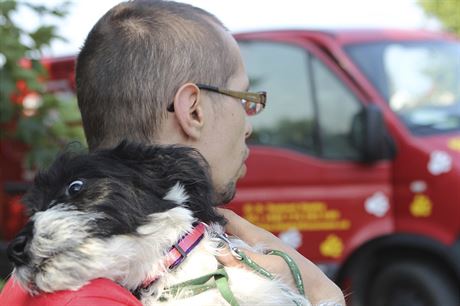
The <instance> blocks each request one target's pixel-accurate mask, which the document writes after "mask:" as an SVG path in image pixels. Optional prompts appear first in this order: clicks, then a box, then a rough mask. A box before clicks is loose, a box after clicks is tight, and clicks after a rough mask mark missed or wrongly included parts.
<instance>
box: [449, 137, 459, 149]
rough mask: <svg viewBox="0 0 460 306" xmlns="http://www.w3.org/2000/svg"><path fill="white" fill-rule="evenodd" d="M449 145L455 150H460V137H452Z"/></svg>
mask: <svg viewBox="0 0 460 306" xmlns="http://www.w3.org/2000/svg"><path fill="white" fill-rule="evenodd" d="M447 146H448V147H449V148H450V149H452V150H454V151H459V152H460V137H455V138H452V139H450V140H449V142H448V143H447Z"/></svg>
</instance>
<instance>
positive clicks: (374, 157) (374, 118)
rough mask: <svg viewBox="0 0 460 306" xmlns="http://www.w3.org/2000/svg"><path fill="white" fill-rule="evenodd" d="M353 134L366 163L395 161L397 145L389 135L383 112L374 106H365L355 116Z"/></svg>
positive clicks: (354, 141)
mask: <svg viewBox="0 0 460 306" xmlns="http://www.w3.org/2000/svg"><path fill="white" fill-rule="evenodd" d="M351 134H352V135H351V136H352V141H353V143H354V144H355V146H356V147H357V148H359V150H360V151H361V153H362V161H363V162H365V163H373V162H376V161H379V160H383V159H393V158H394V157H395V156H396V145H395V142H394V140H393V139H392V138H391V136H390V134H389V133H388V130H387V128H386V125H385V121H384V119H383V114H382V111H381V110H380V109H379V108H378V107H377V106H376V105H374V104H369V105H365V106H363V109H362V110H361V111H360V112H359V113H358V114H357V115H356V116H355V118H354V120H353V127H352V131H351Z"/></svg>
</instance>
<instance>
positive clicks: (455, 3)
mask: <svg viewBox="0 0 460 306" xmlns="http://www.w3.org/2000/svg"><path fill="white" fill-rule="evenodd" d="M418 3H419V5H420V6H422V8H423V9H424V10H425V12H427V13H428V14H429V15H431V16H434V17H436V18H438V19H439V21H441V23H442V24H443V25H444V26H445V27H446V29H447V30H449V31H451V32H453V33H456V34H457V35H460V0H418Z"/></svg>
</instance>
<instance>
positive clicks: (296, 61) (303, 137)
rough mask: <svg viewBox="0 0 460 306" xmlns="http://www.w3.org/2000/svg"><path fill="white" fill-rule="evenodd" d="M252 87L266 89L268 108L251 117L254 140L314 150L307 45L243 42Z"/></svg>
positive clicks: (261, 143)
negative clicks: (305, 46)
mask: <svg viewBox="0 0 460 306" xmlns="http://www.w3.org/2000/svg"><path fill="white" fill-rule="evenodd" d="M240 48H241V52H242V55H243V58H244V60H245V65H246V70H247V72H248V75H249V81H250V83H251V90H252V91H259V90H266V91H267V108H266V109H265V110H264V111H263V112H262V113H261V114H259V115H257V116H253V117H250V120H251V123H252V125H253V133H252V136H251V138H250V140H249V142H250V143H251V144H259V145H269V146H276V147H283V148H289V149H293V150H297V151H301V152H305V153H309V154H315V153H316V149H315V144H314V137H313V133H314V129H315V128H314V125H315V114H314V107H313V100H312V95H311V88H310V78H309V76H308V73H307V71H308V56H309V55H308V54H307V53H306V52H305V50H304V49H301V48H298V47H295V46H291V45H287V44H278V43H268V42H240Z"/></svg>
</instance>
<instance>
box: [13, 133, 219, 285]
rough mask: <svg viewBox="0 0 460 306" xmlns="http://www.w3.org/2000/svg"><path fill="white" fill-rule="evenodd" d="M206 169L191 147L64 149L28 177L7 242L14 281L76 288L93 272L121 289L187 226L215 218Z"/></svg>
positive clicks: (149, 268)
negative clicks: (23, 214)
mask: <svg viewBox="0 0 460 306" xmlns="http://www.w3.org/2000/svg"><path fill="white" fill-rule="evenodd" d="M215 201H216V197H215V195H214V192H213V188H212V184H211V179H210V177H209V174H208V166H207V163H206V161H205V160H204V159H203V158H202V156H201V155H200V154H199V153H198V152H197V151H195V150H193V149H191V148H186V147H177V146H143V145H136V144H129V143H126V142H124V143H121V144H120V145H119V146H117V147H116V148H114V149H108V150H100V151H96V152H93V153H89V154H72V153H65V154H63V155H61V156H60V157H58V158H57V160H56V161H55V162H54V163H53V165H52V166H51V167H50V168H49V169H48V170H47V171H43V172H40V173H39V174H38V175H37V177H36V178H35V181H34V185H33V187H32V188H31V190H30V191H29V192H28V193H27V194H26V195H25V196H24V198H23V202H24V204H25V205H26V206H27V207H28V208H29V210H30V213H31V216H30V221H29V222H28V223H27V225H26V226H25V228H24V229H23V230H22V231H21V233H19V235H18V236H17V237H16V238H15V239H14V240H13V241H12V242H11V244H10V246H9V249H8V255H9V258H10V260H11V261H12V262H13V263H14V265H15V271H14V275H15V278H16V279H17V280H18V281H19V282H20V283H21V284H22V285H23V286H24V287H26V288H27V289H28V290H29V291H30V292H37V291H46V292H51V291H56V290H61V289H77V288H78V287H80V286H82V285H84V284H85V283H86V282H87V281H89V280H91V279H92V278H96V277H106V278H111V279H113V280H115V281H118V282H120V283H122V284H123V285H125V286H127V287H128V288H135V287H136V286H138V285H139V282H141V281H142V280H143V279H144V278H146V277H147V275H146V274H147V273H149V272H151V271H152V265H153V264H154V262H155V261H158V260H159V259H160V258H161V257H162V256H163V255H164V253H165V251H167V249H168V247H169V246H171V245H172V244H173V243H175V241H176V240H177V239H178V238H179V237H180V236H181V235H183V234H184V233H185V232H187V231H189V230H190V229H191V227H192V223H193V222H194V221H196V219H199V220H201V221H203V222H217V223H222V222H223V218H222V217H221V216H219V215H217V214H216V213H215V211H214V209H213V205H214V204H218V203H215Z"/></svg>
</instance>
